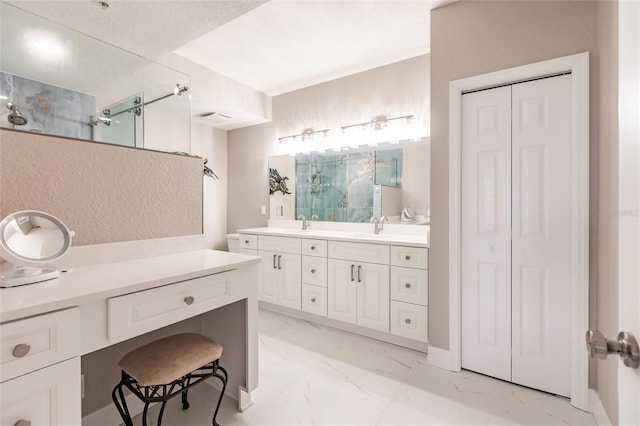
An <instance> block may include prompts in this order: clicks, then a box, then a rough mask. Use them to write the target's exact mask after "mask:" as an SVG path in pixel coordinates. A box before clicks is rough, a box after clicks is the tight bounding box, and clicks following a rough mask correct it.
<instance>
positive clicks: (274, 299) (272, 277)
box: [258, 250, 278, 303]
mask: <svg viewBox="0 0 640 426" xmlns="http://www.w3.org/2000/svg"><path fill="white" fill-rule="evenodd" d="M258 254H259V256H260V257H262V279H260V281H259V282H260V284H259V292H258V293H259V294H258V298H259V299H260V300H262V301H263V302H269V303H278V269H277V256H278V255H277V254H276V253H274V252H271V251H263V250H260V251H259V252H258Z"/></svg>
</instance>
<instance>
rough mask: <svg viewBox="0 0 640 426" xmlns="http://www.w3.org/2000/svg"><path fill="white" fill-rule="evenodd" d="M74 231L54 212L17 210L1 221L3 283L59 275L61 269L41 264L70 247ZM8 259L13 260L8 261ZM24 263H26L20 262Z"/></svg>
mask: <svg viewBox="0 0 640 426" xmlns="http://www.w3.org/2000/svg"><path fill="white" fill-rule="evenodd" d="M73 236H74V232H73V231H70V230H69V228H67V227H66V226H65V224H64V223H62V221H61V220H60V219H58V218H56V217H55V216H52V215H50V214H47V213H44V212H40V211H35V210H25V211H19V212H16V213H13V214H10V215H9V216H7V217H5V218H4V219H2V221H0V247H2V258H3V259H4V260H3V262H2V281H1V286H2V287H13V286H16V285H23V284H30V283H34V282H39V281H45V280H49V279H52V278H56V277H58V276H60V271H58V270H57V269H52V268H43V267H38V266H33V265H40V264H44V263H48V262H53V261H55V260H58V259H60V258H61V257H62V256H64V255H65V254H66V253H67V251H69V248H71V239H72V238H73ZM8 261H11V262H12V263H10V262H8ZM23 263H26V264H27V265H29V266H20V265H21V264H23Z"/></svg>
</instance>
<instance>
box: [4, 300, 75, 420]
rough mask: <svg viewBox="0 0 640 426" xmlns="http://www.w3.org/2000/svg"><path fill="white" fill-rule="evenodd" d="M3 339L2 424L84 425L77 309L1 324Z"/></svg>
mask: <svg viewBox="0 0 640 426" xmlns="http://www.w3.org/2000/svg"><path fill="white" fill-rule="evenodd" d="M0 341H1V357H0V361H1V363H2V367H1V368H0V371H1V376H2V383H1V384H0V396H1V401H0V420H1V421H0V424H1V425H3V426H4V425H16V424H17V425H28V424H32V425H80V423H81V409H80V352H81V345H80V312H79V309H78V308H71V309H66V310H62V311H58V312H53V313H50V314H45V315H38V316H34V317H30V318H25V319H22V320H18V321H13V322H7V323H3V324H1V325H0ZM20 421H22V423H20Z"/></svg>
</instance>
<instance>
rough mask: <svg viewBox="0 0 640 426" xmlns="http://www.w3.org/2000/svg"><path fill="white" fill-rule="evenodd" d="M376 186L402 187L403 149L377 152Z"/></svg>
mask: <svg viewBox="0 0 640 426" xmlns="http://www.w3.org/2000/svg"><path fill="white" fill-rule="evenodd" d="M375 156H376V159H375V161H376V166H375V184H376V185H384V186H392V187H394V188H401V187H402V149H401V148H399V149H388V150H384V151H376V152H375Z"/></svg>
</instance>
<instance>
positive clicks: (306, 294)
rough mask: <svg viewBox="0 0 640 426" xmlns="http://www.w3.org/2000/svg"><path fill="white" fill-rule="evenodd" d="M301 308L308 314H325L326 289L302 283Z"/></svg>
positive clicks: (324, 315)
mask: <svg viewBox="0 0 640 426" xmlns="http://www.w3.org/2000/svg"><path fill="white" fill-rule="evenodd" d="M302 310H303V311H304V312H309V313H310V314H316V315H321V316H323V317H326V316H327V289H326V288H324V287H317V286H315V285H307V284H302Z"/></svg>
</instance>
